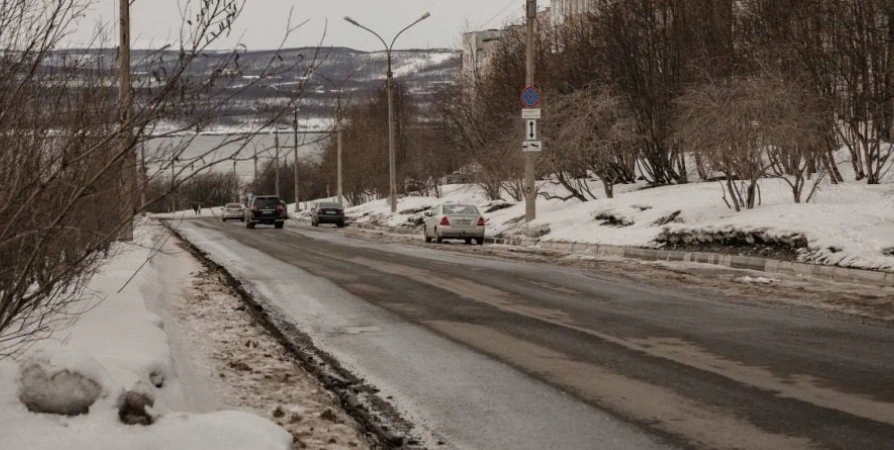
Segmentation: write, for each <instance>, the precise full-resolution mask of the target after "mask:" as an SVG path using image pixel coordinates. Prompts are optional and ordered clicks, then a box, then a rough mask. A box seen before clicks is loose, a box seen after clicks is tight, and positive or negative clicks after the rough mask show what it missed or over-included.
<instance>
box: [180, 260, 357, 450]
mask: <svg viewBox="0 0 894 450" xmlns="http://www.w3.org/2000/svg"><path fill="white" fill-rule="evenodd" d="M187 258H188V256H187ZM186 268H188V269H189V270H194V271H195V272H194V276H193V278H192V282H191V283H190V286H189V287H187V289H186V292H185V294H186V295H183V296H181V297H179V298H177V299H175V300H174V301H172V302H171V303H172V304H171V305H170V307H171V310H172V315H173V316H174V317H175V318H176V319H175V322H176V323H177V324H178V327H179V328H182V330H183V339H184V340H185V341H186V342H187V343H188V346H189V347H190V348H191V349H192V350H193V352H192V354H191V357H192V358H194V359H196V360H198V361H201V362H202V366H203V367H204V368H206V369H207V371H208V373H209V376H210V379H208V380H207V381H206V382H207V383H209V384H212V385H214V387H215V391H216V392H218V394H219V396H220V398H221V400H222V401H223V402H224V403H225V404H227V405H239V406H240V407H241V408H244V409H247V410H250V411H253V412H255V413H257V414H259V415H262V416H265V417H267V418H268V419H269V420H272V421H274V422H276V423H277V424H279V425H280V426H282V427H283V428H285V429H286V430H288V431H289V433H291V435H292V436H293V437H294V439H295V444H296V447H298V448H327V449H348V448H351V449H364V448H369V445H368V444H367V442H366V441H365V440H364V439H363V438H362V436H361V435H360V433H359V432H358V431H357V430H358V428H359V427H358V426H357V424H356V423H355V422H354V421H353V419H351V418H350V417H349V416H347V415H346V414H345V413H344V412H343V411H342V410H341V409H340V408H339V406H338V404H339V399H338V398H337V397H336V396H335V395H334V394H333V393H331V392H330V391H328V390H326V389H325V388H323V386H321V385H320V383H319V382H318V381H317V380H315V379H314V378H312V377H311V376H310V375H308V374H307V373H306V372H304V371H303V370H302V369H301V368H299V367H297V366H296V364H295V362H294V361H293V359H292V357H291V356H290V355H289V353H288V351H287V350H286V349H285V348H284V347H283V346H282V345H280V343H279V342H277V341H276V339H274V338H273V337H271V336H270V335H269V334H268V333H266V332H265V330H264V329H263V328H261V327H260V326H259V325H258V324H257V323H256V322H255V320H254V319H253V317H252V315H251V314H250V313H249V312H248V311H247V310H246V306H245V304H244V303H242V301H241V300H240V299H239V298H237V297H236V296H235V295H234V293H233V291H232V289H231V288H229V287H228V286H227V285H226V283H225V282H224V280H223V279H221V277H220V275H218V274H216V273H213V272H209V271H207V270H206V269H203V268H202V267H200V266H198V264H193V265H191V266H187V267H186Z"/></svg>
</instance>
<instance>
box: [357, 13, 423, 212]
mask: <svg viewBox="0 0 894 450" xmlns="http://www.w3.org/2000/svg"><path fill="white" fill-rule="evenodd" d="M429 17H431V14H429V13H425V14H423V15H422V17H420V18H418V19H416V21H415V22H413V23H411V24H410V25H408V26H407V27H406V28H404V29H403V30H400V32H399V33H397V35H396V36H394V39H393V40H392V41H391V45H388V43H386V42H385V40H384V39H382V36H379V34H378V33H376V32H375V31H373V30H370V29H369V28H366V27H365V26H363V25H360V23H358V22H357V21H356V20H354V19H352V18H350V17H347V16H345V20H346V21H347V22H348V23H350V24H351V25H354V26H356V27H360V28H363V29H364V30H366V31H368V32H370V33H372V34H373V36H375V37H377V38H379V41H381V42H382V45H384V46H385V53H386V54H387V56H388V72H387V74H386V75H387V76H388V85H387V86H388V169H389V172H390V173H389V175H390V178H391V183H390V189H389V193H388V201H389V203H391V213H392V214H394V213H396V212H397V169H396V168H395V156H394V72H392V71H391V51H392V50H393V49H394V43H395V42H397V38H399V37H400V35H401V34H403V33H404V31H407V30H409V29H410V28H412V27H413V26H414V25H416V24H417V23H419V22H422V21H423V20H425V19H428V18H429Z"/></svg>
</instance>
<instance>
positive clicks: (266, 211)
mask: <svg viewBox="0 0 894 450" xmlns="http://www.w3.org/2000/svg"><path fill="white" fill-rule="evenodd" d="M261 214H273V210H272V209H262V210H261Z"/></svg>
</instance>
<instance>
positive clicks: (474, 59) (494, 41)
mask: <svg viewBox="0 0 894 450" xmlns="http://www.w3.org/2000/svg"><path fill="white" fill-rule="evenodd" d="M502 37H503V30H484V31H472V32H469V33H463V74H464V75H466V74H473V73H477V72H481V71H483V70H486V68H487V67H489V66H490V60H491V58H492V57H493V55H494V52H495V51H496V49H497V46H498V45H500V39H501V38H502Z"/></svg>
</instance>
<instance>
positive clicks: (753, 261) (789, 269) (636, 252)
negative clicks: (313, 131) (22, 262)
mask: <svg viewBox="0 0 894 450" xmlns="http://www.w3.org/2000/svg"><path fill="white" fill-rule="evenodd" d="M349 226H350V227H351V228H355V229H360V230H367V231H376V232H383V233H391V234H398V235H405V236H406V235H416V234H419V231H418V230H407V229H401V228H394V227H385V226H380V225H368V224H362V223H361V224H351V225H349ZM484 241H485V243H488V244H497V245H511V246H515V247H528V248H540V249H547V250H556V251H560V252H566V253H569V254H587V255H601V256H617V257H622V258H631V259H642V260H648V261H671V262H692V263H699V264H711V265H715V266H723V267H729V268H732V269H747V270H754V271H758V272H766V273H779V274H789V275H810V276H817V277H822V278H828V279H833V280H837V281H846V282H860V283H873V284H879V285H884V286H894V273H889V272H879V271H874V270H865V269H853V268H849V267H837V266H823V265H819V264H806V263H799V262H790V261H780V260H776V259H766V258H756V257H752V256H737V255H727V254H723V253H706V252H681V251H675V250H654V249H649V248H640V247H623V246H617V245H603V244H585V243H580V242H551V241H545V242H541V241H539V240H537V239H527V238H509V239H506V238H485V240H484Z"/></svg>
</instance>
